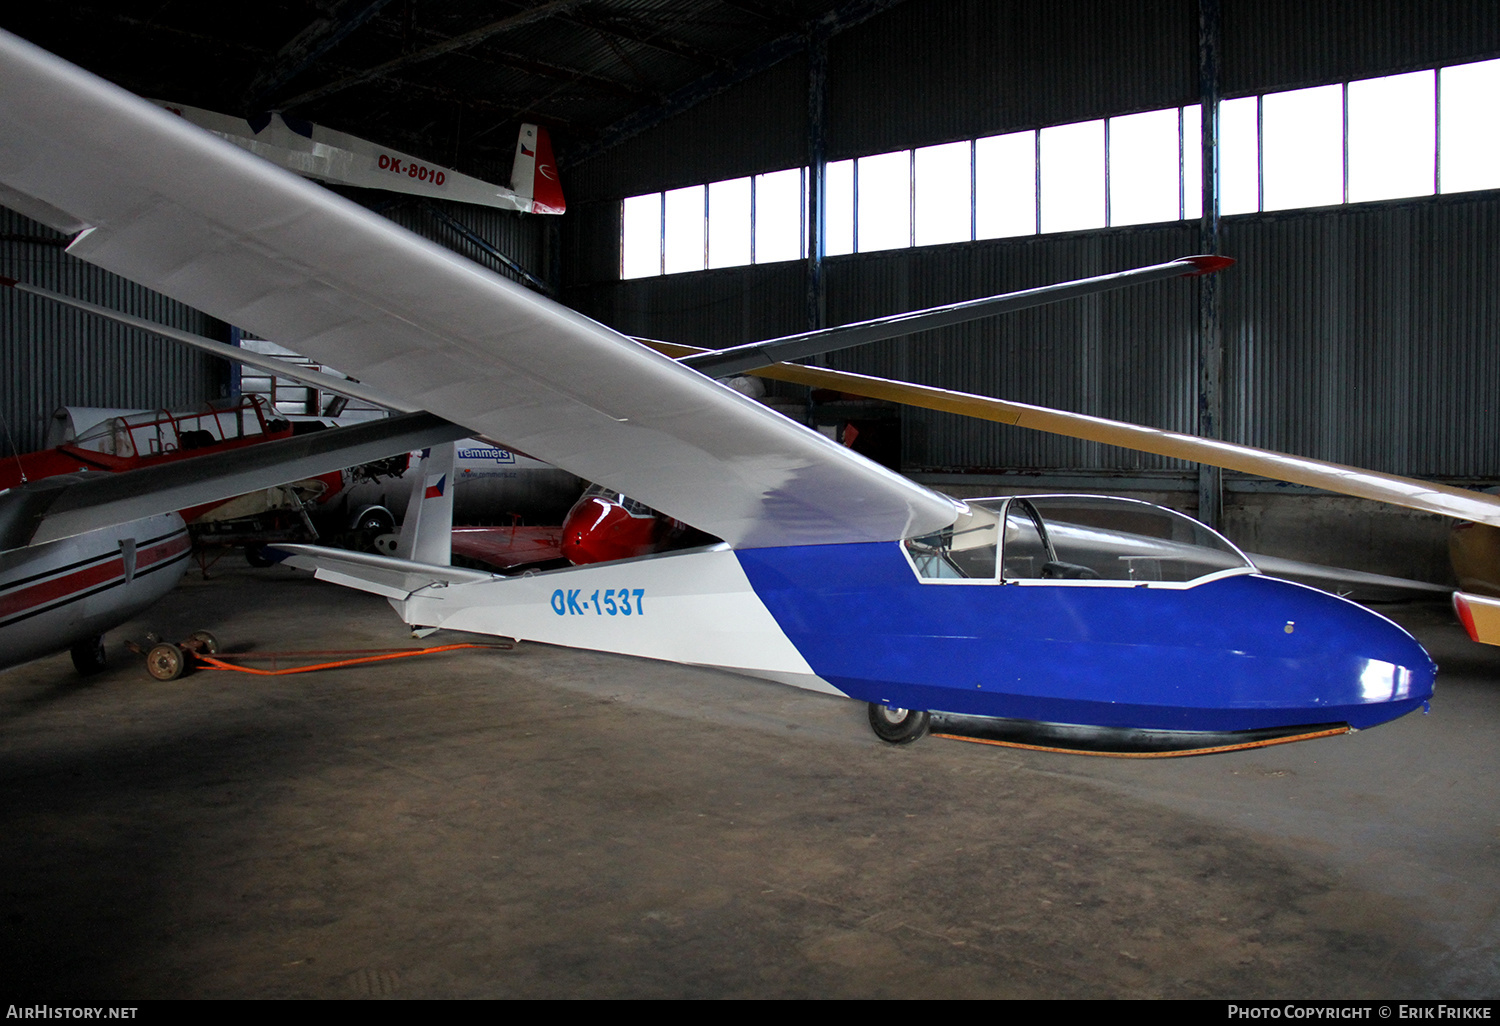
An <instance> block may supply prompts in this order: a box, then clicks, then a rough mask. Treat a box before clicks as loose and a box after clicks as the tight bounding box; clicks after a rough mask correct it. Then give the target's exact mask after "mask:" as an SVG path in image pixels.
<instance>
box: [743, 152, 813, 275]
mask: <svg viewBox="0 0 1500 1026" xmlns="http://www.w3.org/2000/svg"><path fill="white" fill-rule="evenodd" d="M802 193H803V186H802V169H801V168H800V167H793V168H788V169H787V170H785V171H772V172H771V173H770V174H765V175H756V176H755V262H756V263H757V264H769V263H774V262H775V261H777V260H799V259H801V258H802V257H803V256H805V255H806V253H805V249H804V243H803V241H802Z"/></svg>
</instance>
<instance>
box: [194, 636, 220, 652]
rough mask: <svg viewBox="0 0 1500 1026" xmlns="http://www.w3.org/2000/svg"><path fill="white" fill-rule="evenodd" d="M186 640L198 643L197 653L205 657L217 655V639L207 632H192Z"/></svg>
mask: <svg viewBox="0 0 1500 1026" xmlns="http://www.w3.org/2000/svg"><path fill="white" fill-rule="evenodd" d="M188 640H189V641H196V642H197V643H198V651H199V652H203V653H205V654H207V655H218V654H219V639H218V638H216V637H214V636H213V635H212V634H210V633H208V631H194V632H193V633H192V634H190V635H189V636H188Z"/></svg>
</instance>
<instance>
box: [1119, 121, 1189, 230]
mask: <svg viewBox="0 0 1500 1026" xmlns="http://www.w3.org/2000/svg"><path fill="white" fill-rule="evenodd" d="M1181 129H1182V118H1181V116H1180V115H1179V114H1178V111H1177V110H1176V109H1171V110H1152V111H1147V112H1146V113H1144V114H1130V115H1127V116H1126V117H1122V118H1110V119H1109V223H1110V224H1112V225H1123V224H1149V223H1150V222H1152V221H1175V220H1177V219H1178V218H1179V217H1180V216H1182V209H1181V208H1182V182H1183V179H1184V178H1186V177H1187V176H1186V175H1185V174H1180V173H1179V168H1180V163H1181V156H1182V154H1181V149H1182V139H1181ZM1191 141H1192V142H1194V143H1196V142H1197V139H1196V138H1194V139H1192V140H1191Z"/></svg>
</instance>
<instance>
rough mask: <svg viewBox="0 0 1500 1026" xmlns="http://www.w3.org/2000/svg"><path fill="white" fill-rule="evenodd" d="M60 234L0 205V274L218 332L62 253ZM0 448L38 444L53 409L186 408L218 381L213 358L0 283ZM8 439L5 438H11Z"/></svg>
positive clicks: (220, 373) (193, 314)
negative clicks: (0, 426)
mask: <svg viewBox="0 0 1500 1026" xmlns="http://www.w3.org/2000/svg"><path fill="white" fill-rule="evenodd" d="M61 241H62V239H61V236H59V235H58V234H57V233H56V232H54V231H52V230H51V229H49V228H46V227H44V226H42V225H39V224H36V223H35V222H33V221H30V220H28V219H26V218H24V217H21V216H20V215H19V214H16V213H13V212H12V211H9V210H6V209H4V208H0V274H3V275H6V276H8V277H11V278H15V279H17V280H19V281H24V282H26V283H28V284H31V285H37V286H40V287H42V288H46V289H52V290H54V291H57V292H65V293H67V294H69V295H73V296H80V297H82V298H85V299H88V300H90V301H91V302H95V303H98V304H100V305H102V306H109V307H113V308H115V309H117V310H123V311H125V312H126V313H131V314H135V315H136V316H138V317H148V318H150V319H152V320H156V321H161V322H162V323H164V324H168V325H171V326H172V327H174V328H181V329H183V330H185V331H191V332H194V333H196V334H200V335H208V336H210V337H214V338H223V339H225V340H226V341H227V334H226V333H225V326H224V325H222V324H219V323H217V322H215V321H213V320H211V319H210V318H208V317H206V316H205V315H203V314H201V313H199V312H198V311H196V310H192V309H190V308H188V307H185V306H183V305H182V304H181V303H176V302H173V301H171V300H169V299H166V298H164V297H163V296H161V295H159V294H157V293H155V292H151V291H150V290H148V289H144V288H141V287H140V286H138V285H134V284H132V283H130V282H128V281H126V280H125V279H123V278H120V277H118V276H116V275H113V274H109V273H107V272H104V271H101V270H99V269H98V268H95V267H93V266H91V265H89V264H85V263H84V262H83V261H81V260H77V259H74V258H73V257H70V256H68V255H67V254H65V253H64V252H63V251H62V247H61ZM0 342H3V344H0V403H3V404H4V407H3V409H0V418H3V419H4V422H5V424H6V426H7V427H8V428H9V430H10V435H11V436H10V438H0V453H9V452H11V451H12V449H11V446H12V445H14V446H16V447H18V448H19V450H20V451H21V452H30V451H32V450H35V449H39V448H41V445H42V440H43V437H44V436H45V434H46V430H47V420H48V418H50V417H51V415H52V412H53V411H54V410H55V409H57V407H59V406H108V407H119V408H141V409H149V408H153V407H156V408H161V407H165V408H172V409H195V408H197V407H198V406H199V405H200V404H201V403H203V402H204V401H205V400H207V399H209V398H214V397H217V396H219V395H220V394H221V392H222V390H223V389H224V388H225V387H227V382H228V375H227V368H226V367H225V366H224V364H223V363H222V361H219V360H214V359H213V358H212V357H208V356H204V355H202V354H201V353H198V352H197V351H196V350H191V349H188V348H187V347H186V346H183V345H179V344H178V343H176V342H168V341H165V340H163V339H158V338H152V337H150V336H148V335H146V334H145V333H144V332H139V331H136V330H134V329H130V328H124V327H121V326H119V325H116V324H112V323H109V322H106V321H102V320H100V319H99V318H97V317H91V316H89V315H87V314H83V313H79V312H78V311H75V310H71V309H68V308H66V307H63V306H59V305H58V304H56V303H51V302H48V301H46V300H42V299H38V298H36V297H34V296H27V295H23V294H21V293H19V292H16V291H15V290H14V289H8V288H7V289H0ZM12 439H13V441H12Z"/></svg>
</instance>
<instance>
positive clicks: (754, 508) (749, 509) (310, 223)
mask: <svg viewBox="0 0 1500 1026" xmlns="http://www.w3.org/2000/svg"><path fill="white" fill-rule="evenodd" d="M0 186H3V187H4V188H7V189H9V190H11V191H12V192H13V193H17V194H19V195H20V196H21V197H22V198H23V199H24V200H25V201H26V203H27V210H28V211H39V212H41V213H48V212H49V211H50V212H52V214H53V220H52V222H51V223H53V224H54V225H56V226H62V227H66V228H76V227H77V226H78V225H80V224H82V225H87V226H89V227H87V228H85V229H84V230H83V231H82V232H81V233H80V234H79V236H78V237H77V238H76V239H75V240H74V242H73V244H72V245H71V246H70V247H69V252H71V253H73V254H74V255H76V256H79V257H81V258H82V259H84V260H87V261H89V262H91V263H94V264H97V265H98V266H101V267H104V268H106V269H107V270H110V271H113V272H115V273H118V274H120V275H123V276H124V277H127V278H130V279H132V280H134V281H137V282H140V283H141V284H143V285H146V286H148V287H150V288H153V289H156V290H158V291H160V292H163V293H165V294H167V295H169V296H172V297H173V298H176V299H178V300H181V301H182V302H185V303H188V304H189V305H191V306H194V307H196V308H198V309H201V310H204V311H207V312H209V313H211V314H213V315H214V316H216V317H218V318H220V319H222V320H225V321H228V322H229V323H232V324H235V325H238V326H240V327H243V328H246V329H248V330H250V331H253V332H255V333H256V334H258V335H261V336H262V337H265V338H271V339H275V340H276V341H278V342H281V343H283V344H286V345H288V346H291V347H292V348H294V349H296V350H297V351H298V352H301V353H304V354H306V355H309V356H313V357H316V358H317V359H319V360H322V361H324V362H325V363H327V364H329V365H332V366H336V367H338V368H340V369H341V370H342V371H344V372H345V373H347V374H350V375H351V376H353V377H356V378H358V379H359V380H360V381H362V382H364V383H366V384H368V385H370V386H372V387H374V388H377V389H380V390H382V391H385V392H389V393H392V394H394V395H398V396H402V397H404V398H406V399H407V400H409V401H410V403H411V405H412V406H413V407H415V408H419V409H425V410H428V411H430V412H432V413H434V414H436V415H438V416H440V417H443V418H444V419H446V420H450V421H453V422H455V423H458V424H462V425H464V426H465V427H467V428H469V429H470V430H471V431H473V432H476V433H479V434H482V435H485V436H487V437H490V438H495V439H501V440H503V441H504V442H506V443H507V444H509V445H513V446H515V447H516V448H518V449H521V450H523V451H525V452H527V453H529V454H531V455H533V456H536V457H537V458H539V459H543V460H546V461H547V462H550V463H553V464H555V465H557V466H559V467H562V468H564V469H566V470H569V471H571V472H573V473H575V474H578V475H579V476H581V477H584V478H587V479H589V480H593V481H597V482H600V483H601V484H605V485H607V486H609V487H611V488H614V489H616V490H619V491H622V492H625V493H627V494H629V495H631V496H633V497H636V498H638V499H640V500H641V501H642V502H645V503H647V504H649V505H651V506H653V507H655V508H657V509H659V510H661V511H662V512H664V513H667V514H669V515H671V516H674V517H677V518H678V519H681V520H684V521H686V522H688V523H690V524H693V525H694V526H696V527H699V528H701V529H702V530H705V531H709V532H711V533H713V534H715V535H718V536H719V537H720V538H723V539H724V540H726V541H728V542H730V543H731V544H732V545H736V546H740V547H753V546H765V545H788V544H820V543H831V542H849V541H880V540H890V539H895V538H899V537H903V536H906V535H910V534H912V533H921V532H925V531H932V530H936V529H938V528H940V527H942V526H945V525H946V524H948V523H951V522H952V521H953V520H954V518H955V516H956V514H957V507H956V506H955V504H954V503H953V502H952V501H951V500H949V499H947V498H945V497H943V496H940V495H938V494H936V493H934V492H931V491H929V490H928V489H926V488H923V487H922V486H920V485H917V484H915V483H913V482H909V481H906V480H905V479H903V478H901V477H900V476H899V475H896V474H894V473H892V472H890V471H887V470H885V469H884V468H882V467H879V466H877V465H875V464H873V463H871V462H869V461H867V460H864V459H863V458H861V457H859V456H857V455H855V454H854V453H852V452H850V451H849V450H847V449H845V448H844V447H842V446H839V445H837V444H835V443H833V442H832V441H831V440H829V439H826V438H824V437H822V436H821V435H819V434H818V433H817V432H814V431H811V430H808V429H806V428H804V427H802V426H801V425H799V424H795V423H793V422H791V421H788V420H786V419H785V418H783V417H781V416H779V415H778V414H775V413H773V412H772V411H770V410H768V409H766V408H764V407H762V406H760V405H759V404H757V403H755V402H753V401H752V400H748V399H746V398H744V397H742V396H739V395H737V394H736V393H734V392H733V391H731V390H729V389H727V388H724V387H722V386H720V385H718V384H716V383H714V382H712V381H710V380H707V379H705V378H704V377H702V376H701V375H699V374H697V373H696V372H694V371H692V370H690V369H688V368H686V367H682V366H679V365H678V364H676V363H675V362H674V361H672V360H671V359H668V358H666V357H664V356H662V355H660V354H658V353H655V352H652V351H649V350H648V349H646V348H645V347H643V346H641V345H639V344H637V343H636V342H634V341H633V340H630V339H628V338H626V337H625V336H623V335H620V334H619V333H617V332H615V331H613V330H611V329H609V328H607V327H605V326H603V325H601V324H598V323H596V322H594V321H591V320H589V319H588V318H586V317H583V316H582V315H580V314H577V313H575V312H573V311H571V310H568V309H567V308H565V307H562V306H559V305H558V304H556V303H553V302H551V301H549V300H547V299H545V298H544V297H541V296H539V295H536V294H535V293H532V292H529V291H528V290H526V289H525V288H523V287H521V286H519V285H517V284H515V283H513V282H510V281H508V280H506V279H504V278H502V277H500V276H499V275H496V274H493V273H491V272H489V271H487V270H485V269H483V268H481V267H479V266H478V265H476V264H474V263H472V262H470V261H468V260H466V259H464V258H463V257H461V256H459V255H457V254H455V253H452V252H450V251H448V250H445V249H443V248H441V247H439V246H437V245H436V244H434V243H430V242H428V241H426V240H424V239H421V238H419V237H417V236H415V235H413V234H411V233H409V232H407V231H405V230H404V229H401V228H399V227H397V226H396V225H394V224H392V223H391V222H389V221H387V220H386V219H384V218H381V217H379V216H378V215H375V214H373V213H371V212H369V211H367V210H365V209H363V208H361V207H359V206H357V205H356V204H353V203H351V202H349V201H347V200H345V199H343V198H342V197H340V196H337V195H335V194H333V193H331V192H329V191H328V190H326V189H324V188H322V187H320V186H317V185H314V184H312V183H310V182H306V181H303V180H301V179H299V178H297V177H296V176H294V175H292V174H290V173H288V172H285V171H282V170H281V169H278V168H275V167H272V166H271V165H269V164H266V163H265V162H264V161H261V160H259V159H257V158H255V157H253V156H251V155H250V154H248V153H245V152H243V151H242V150H240V149H239V148H238V147H235V146H234V145H232V144H230V143H227V142H224V141H223V140H221V139H218V138H215V137H213V136H211V135H209V134H208V133H206V132H204V131H202V130H201V129H198V128H196V127H194V126H192V125H190V124H187V123H186V122H184V121H182V119H180V118H177V117H174V116H173V115H171V114H169V113H167V112H165V111H163V110H161V109H159V108H157V107H155V106H153V105H151V104H150V103H147V102H146V101H144V100H141V99H139V98H138V97H134V96H131V95H129V94H128V93H125V92H123V91H122V90H120V89H118V88H116V87H114V86H112V85H110V84H108V83H106V82H104V81H102V80H100V79H98V78H95V77H94V76H92V75H89V74H88V73H86V72H83V71H80V70H79V69H77V68H74V67H72V66H71V65H68V64H66V63H65V62H63V61H61V60H59V59H57V58H55V57H53V56H51V55H50V54H47V53H45V52H43V51H41V50H38V49H36V48H35V47H33V46H31V45H30V44H28V43H25V42H24V41H22V40H19V39H16V38H15V37H13V36H0Z"/></svg>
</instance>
